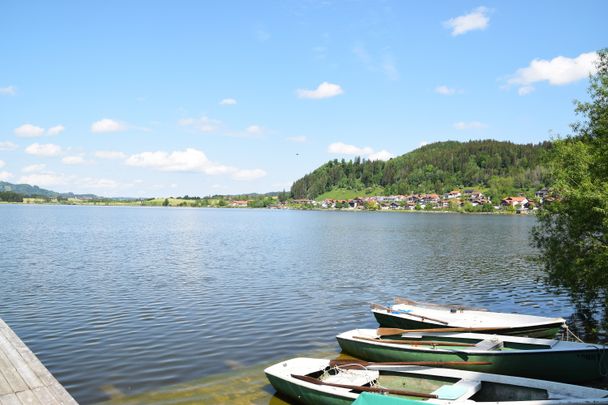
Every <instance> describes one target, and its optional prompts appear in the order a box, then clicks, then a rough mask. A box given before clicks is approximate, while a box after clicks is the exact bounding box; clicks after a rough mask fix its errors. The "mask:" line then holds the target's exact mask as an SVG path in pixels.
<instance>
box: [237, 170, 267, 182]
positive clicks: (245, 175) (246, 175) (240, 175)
mask: <svg viewBox="0 0 608 405" xmlns="http://www.w3.org/2000/svg"><path fill="white" fill-rule="evenodd" d="M264 176H266V172H265V171H264V170H262V169H251V170H237V171H236V172H234V173H233V174H232V178H233V179H234V180H240V181H248V180H255V179H259V178H261V177H264Z"/></svg>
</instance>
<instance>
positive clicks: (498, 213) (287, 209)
mask: <svg viewBox="0 0 608 405" xmlns="http://www.w3.org/2000/svg"><path fill="white" fill-rule="evenodd" d="M2 205H31V206H40V205H41V206H66V207H67V206H74V207H133V208H168V209H170V208H191V209H200V208H211V209H236V210H267V211H318V212H351V213H355V212H370V213H371V212H385V213H402V214H439V215H441V214H458V215H501V216H529V215H535V214H534V211H522V212H517V211H515V212H507V211H499V210H496V211H493V212H466V211H449V210H395V209H388V210H382V209H379V210H367V209H353V208H350V209H349V208H346V209H342V208H300V207H282V208H276V207H273V208H268V207H228V206H225V207H218V206H211V205H209V206H193V205H182V206H175V205H174V206H167V207H164V206H162V205H154V204H149V205H146V204H134V203H130V202H125V203H120V202H115V203H86V202H85V203H83V202H79V203H57V202H11V201H0V206H2Z"/></svg>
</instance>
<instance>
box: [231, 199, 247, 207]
mask: <svg viewBox="0 0 608 405" xmlns="http://www.w3.org/2000/svg"><path fill="white" fill-rule="evenodd" d="M230 206H231V207H234V208H247V207H248V206H249V200H232V201H230Z"/></svg>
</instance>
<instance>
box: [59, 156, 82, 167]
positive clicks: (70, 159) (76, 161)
mask: <svg viewBox="0 0 608 405" xmlns="http://www.w3.org/2000/svg"><path fill="white" fill-rule="evenodd" d="M61 163H63V164H64V165H82V164H85V163H86V161H85V160H84V158H83V157H82V156H66V157H64V158H63V159H61Z"/></svg>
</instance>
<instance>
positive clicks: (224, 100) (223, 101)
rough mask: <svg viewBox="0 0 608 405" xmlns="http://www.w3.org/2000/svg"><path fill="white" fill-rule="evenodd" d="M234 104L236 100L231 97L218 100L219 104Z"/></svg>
mask: <svg viewBox="0 0 608 405" xmlns="http://www.w3.org/2000/svg"><path fill="white" fill-rule="evenodd" d="M235 104H236V100H235V99H233V98H225V99H223V100H222V101H220V105H235Z"/></svg>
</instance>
